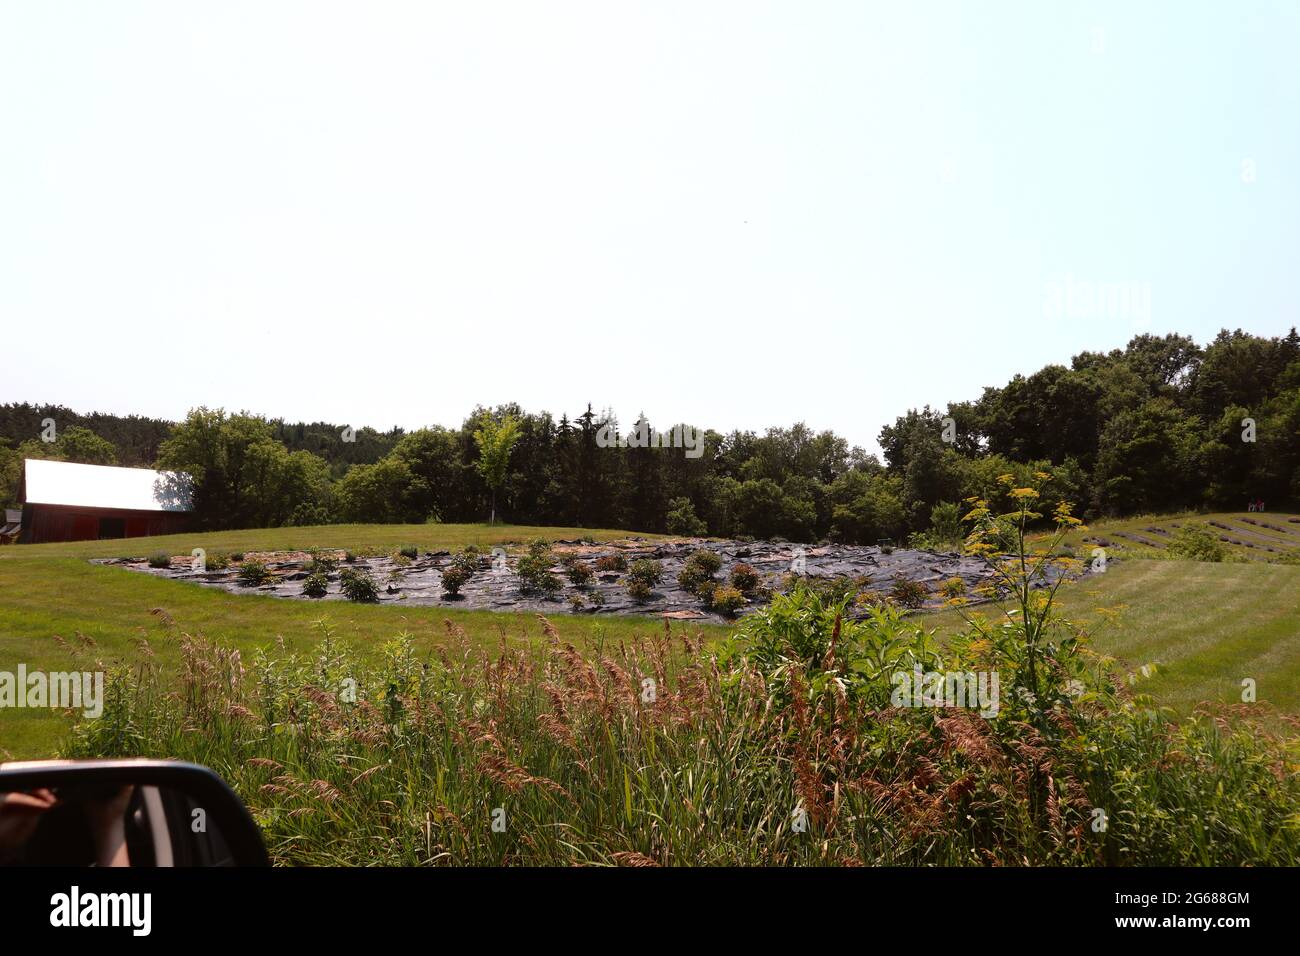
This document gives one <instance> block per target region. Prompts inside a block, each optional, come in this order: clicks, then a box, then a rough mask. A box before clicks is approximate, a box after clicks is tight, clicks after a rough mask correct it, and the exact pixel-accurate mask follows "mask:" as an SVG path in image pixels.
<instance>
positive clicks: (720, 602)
mask: <svg viewBox="0 0 1300 956" xmlns="http://www.w3.org/2000/svg"><path fill="white" fill-rule="evenodd" d="M709 606H710V607H712V608H713V610H715V611H717V612H718V613H719V614H723V615H725V616H727V617H734V616H735V614H736V612H737V611H738V610H740V609H741V608H742V607H744V606H745V595H743V594H741V593H740V590H739V589H738V588H733V587H729V586H725V585H724V586H722V587H718V588H715V589H714V591H713V594H712V595H711V598H710V601H709Z"/></svg>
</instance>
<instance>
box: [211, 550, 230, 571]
mask: <svg viewBox="0 0 1300 956" xmlns="http://www.w3.org/2000/svg"><path fill="white" fill-rule="evenodd" d="M206 563H207V567H208V570H209V571H224V570H226V568H228V567H230V555H228V554H226V552H224V551H213V552H212V553H211V554H209V555H208V556H207V559H206Z"/></svg>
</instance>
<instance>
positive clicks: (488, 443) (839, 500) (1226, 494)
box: [0, 329, 1300, 543]
mask: <svg viewBox="0 0 1300 956" xmlns="http://www.w3.org/2000/svg"><path fill="white" fill-rule="evenodd" d="M46 419H53V420H54V422H55V423H56V425H57V437H56V438H55V439H54V440H52V441H50V440H43V438H42V429H43V422H44V421H45V420H46ZM637 424H640V423H639V422H638V423H637ZM503 425H505V426H506V427H505V428H503V427H502V426H503ZM611 426H612V427H614V428H615V429H618V427H619V426H618V423H617V422H616V421H614V420H613V419H612V418H611V416H609V415H607V414H598V413H596V412H593V411H592V408H591V407H590V406H588V407H587V409H586V410H585V411H584V412H583V413H582V414H580V415H578V416H577V417H575V418H569V417H568V416H567V415H562V416H561V417H560V418H559V419H558V420H557V419H555V418H554V417H553V416H552V415H550V414H549V413H546V412H540V413H532V412H527V411H525V410H524V409H522V408H519V407H518V406H513V405H511V406H503V407H500V408H495V409H485V408H477V409H475V410H474V411H473V412H472V413H471V414H470V415H469V416H468V417H467V418H466V420H465V421H464V423H463V424H462V425H461V426H460V427H459V428H456V429H449V428H443V427H439V426H433V427H429V428H424V429H420V430H417V431H412V432H404V431H402V430H400V429H393V430H391V431H388V432H382V433H381V432H377V431H375V430H373V429H368V428H365V429H358V430H356V431H355V432H352V431H351V430H350V429H345V428H344V426H340V425H333V424H329V423H325V422H315V423H312V424H305V423H298V424H286V423H285V422H283V421H279V420H268V419H265V418H262V417H259V416H256V415H251V414H247V413H240V414H228V413H226V412H224V411H222V410H215V411H214V410H209V409H206V408H200V409H195V410H193V411H191V412H190V414H189V416H188V417H187V418H186V420H185V421H183V422H180V423H177V424H172V423H169V422H163V421H158V420H155V419H148V418H140V417H138V416H130V417H120V416H115V415H106V414H101V413H94V414H90V415H78V414H76V413H74V412H72V411H70V410H69V409H65V408H62V407H58V406H33V405H27V404H12V405H4V406H0V482H2V484H0V489H2V490H0V496H3V497H5V498H6V503H8V504H11V505H12V503H14V502H15V501H16V500H17V495H18V477H19V474H20V463H21V460H22V458H24V457H42V458H63V459H66V460H70V461H86V462H91V463H102V464H113V463H117V464H123V465H146V464H150V465H156V466H157V467H160V468H167V469H174V470H180V471H185V472H187V473H189V474H190V475H192V476H194V478H195V481H196V488H195V494H196V498H195V500H196V509H197V511H198V517H199V520H200V521H201V523H202V524H203V525H204V526H205V527H210V528H230V527H254V526H275V525H282V524H320V523H329V522H337V521H357V522H424V521H430V520H432V521H482V520H485V519H486V517H487V515H488V512H489V507H490V502H491V501H492V498H493V491H494V490H495V491H496V496H495V503H496V509H497V513H498V515H499V516H500V517H501V518H504V519H505V520H507V521H511V522H514V523H521V524H522V523H528V524H542V525H572V526H579V527H617V528H627V529H635V530H642V531H670V532H676V533H696V534H700V533H706V532H707V533H710V534H716V535H752V536H755V537H773V536H781V537H785V538H788V539H790V540H799V541H812V540H820V539H823V538H830V539H834V540H841V541H846V542H871V543H874V542H876V541H878V540H881V539H885V538H889V539H902V538H904V537H906V536H907V535H909V534H921V535H924V534H926V533H928V532H930V530H931V529H932V528H934V527H935V526H936V525H939V526H940V527H939V530H940V531H941V532H943V535H942V536H947V535H948V534H949V533H950V532H951V522H952V516H953V514H954V513H955V512H956V510H957V509H956V507H955V505H956V504H957V503H959V502H961V501H962V500H964V499H966V498H968V497H971V496H980V497H983V498H986V499H989V500H992V501H994V502H995V503H996V501H997V499H998V497H999V495H1001V494H1002V491H1001V489H1002V487H1003V486H1002V485H1001V484H1000V483H999V482H998V481H997V480H996V479H997V476H999V475H1002V474H1007V473H1011V474H1023V475H1028V474H1029V473H1031V472H1035V471H1050V472H1051V474H1052V475H1053V476H1054V477H1053V480H1052V487H1051V488H1050V489H1049V492H1050V493H1051V494H1053V496H1054V497H1060V498H1064V499H1067V500H1070V501H1073V502H1075V503H1076V505H1077V508H1078V510H1079V511H1080V512H1082V513H1084V514H1085V515H1087V516H1097V515H1120V514H1132V513H1141V512H1160V511H1171V510H1181V509H1194V508H1201V507H1221V508H1231V509H1240V508H1244V507H1245V504H1246V501H1247V499H1250V500H1254V499H1257V498H1258V499H1264V500H1265V501H1266V503H1268V504H1269V505H1270V506H1271V507H1274V508H1281V507H1284V506H1286V505H1288V504H1294V502H1295V501H1296V500H1297V499H1300V336H1297V334H1296V331H1295V329H1292V330H1291V331H1290V333H1289V334H1288V335H1286V336H1284V337H1281V338H1264V337H1259V336H1255V335H1250V334H1248V333H1245V332H1242V331H1240V330H1237V331H1234V332H1229V331H1227V330H1224V331H1222V332H1220V333H1219V335H1218V336H1217V337H1216V338H1215V339H1214V341H1213V342H1211V343H1209V344H1208V345H1205V346H1198V345H1197V344H1196V343H1195V342H1194V341H1193V340H1192V339H1191V338H1189V337H1186V336H1180V335H1166V336H1153V335H1140V336H1137V337H1136V338H1134V339H1133V340H1132V341H1130V342H1129V343H1128V345H1127V346H1126V347H1125V348H1124V349H1116V350H1114V351H1111V352H1109V353H1099V352H1084V353H1082V354H1080V355H1076V356H1075V357H1074V358H1073V360H1072V361H1071V363H1070V365H1069V366H1064V365H1049V366H1047V367H1045V368H1043V369H1041V370H1039V371H1037V372H1035V373H1033V374H1032V375H1029V376H1022V375H1017V376H1016V377H1015V378H1013V379H1012V380H1011V381H1010V382H1007V383H1006V384H1005V385H1002V386H1001V387H988V388H986V389H985V390H984V393H983V394H982V395H981V396H980V397H979V398H977V399H974V400H969V401H963V402H958V403H954V404H950V405H948V406H947V407H946V408H944V409H942V410H936V409H931V408H930V407H928V406H927V407H926V408H924V409H920V410H911V411H909V412H908V413H907V414H906V415H904V416H902V417H900V418H898V419H897V420H896V421H895V422H894V423H893V424H892V425H887V426H885V427H884V428H883V429H882V430H881V432H880V437H879V442H880V446H881V448H882V450H883V453H884V459H885V460H884V461H883V462H882V461H880V460H878V459H877V458H876V457H875V456H874V455H867V454H865V453H864V452H863V451H862V450H861V449H860V448H856V447H850V446H849V445H848V443H847V442H846V441H845V440H844V439H843V438H841V437H839V436H837V435H836V434H834V433H833V432H829V431H823V432H814V431H813V430H811V429H809V428H807V427H806V426H804V425H803V424H795V425H793V426H791V427H788V428H783V427H774V428H770V429H768V430H767V431H766V432H765V433H764V434H762V435H759V434H756V433H754V432H740V431H731V432H728V433H722V432H718V431H713V430H708V429H703V430H701V431H700V433H701V434H702V435H703V440H704V453H703V454H702V455H699V456H697V457H692V456H688V455H686V454H684V453H683V450H682V449H681V448H653V447H606V446H607V445H608V443H607V442H604V441H602V440H601V435H602V429H608V428H609V427H611ZM634 427H635V426H634ZM655 427H656V428H658V429H659V430H660V431H668V430H669V429H670V428H671V427H672V426H671V425H656V426H655ZM628 430H629V429H628V428H626V427H624V428H623V429H621V431H622V432H623V434H626V433H627V432H628ZM505 432H508V435H505V436H504V446H501V445H500V441H501V440H502V439H503V433H505ZM493 436H495V438H494V437H493ZM47 437H48V436H47ZM493 441H498V447H497V449H496V451H497V452H498V453H499V452H501V451H502V450H503V448H504V457H500V461H499V462H498V463H497V464H498V466H499V467H498V468H497V470H496V471H494V470H493V469H492V467H490V463H489V462H488V461H487V459H486V458H485V455H488V454H492V452H491V451H488V449H490V448H491V447H492V442H493Z"/></svg>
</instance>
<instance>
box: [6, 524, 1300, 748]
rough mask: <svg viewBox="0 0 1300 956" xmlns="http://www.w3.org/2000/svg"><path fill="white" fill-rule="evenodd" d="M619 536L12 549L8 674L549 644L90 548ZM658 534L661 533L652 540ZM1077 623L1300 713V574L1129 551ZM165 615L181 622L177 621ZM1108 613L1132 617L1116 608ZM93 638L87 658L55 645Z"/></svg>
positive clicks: (306, 539)
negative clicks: (187, 640)
mask: <svg viewBox="0 0 1300 956" xmlns="http://www.w3.org/2000/svg"><path fill="white" fill-rule="evenodd" d="M628 536H629V534H628V533H627V532H620V531H594V530H591V529H578V528H528V527H510V526H498V527H495V528H489V527H487V526H485V525H355V526H349V525H332V526H324V527H320V528H277V529H268V530H258V531H238V532H220V533H216V534H202V535H176V536H170V537H167V538H151V539H138V540H135V541H129V542H124V541H106V542H78V543H70V544H58V545H35V546H15V547H6V548H4V549H2V550H0V670H7V671H14V670H16V669H17V665H18V664H19V663H24V664H26V665H27V667H28V669H29V670H36V669H40V670H88V669H96V662H97V661H102V662H103V663H104V664H106V665H109V666H112V665H113V663H114V662H117V661H122V660H127V661H134V660H138V659H139V658H138V653H139V652H138V650H137V642H138V640H139V639H140V638H142V637H143V638H145V639H147V640H148V641H149V644H150V646H151V647H152V648H153V650H154V651H155V653H156V654H157V657H158V660H159V661H160V662H161V663H162V664H163V665H164V666H169V665H173V664H175V662H176V660H177V658H178V651H177V646H176V644H177V639H176V634H177V633H180V632H185V633H190V634H201V635H203V636H204V637H206V638H208V639H209V640H212V641H216V642H218V643H222V644H228V645H233V646H236V647H239V648H240V649H241V651H242V652H243V653H244V656H245V659H246V660H247V659H249V658H250V657H251V655H252V653H253V652H254V651H255V650H256V649H258V648H262V647H269V646H272V645H273V644H274V643H275V642H276V641H277V640H279V639H283V641H284V642H285V644H286V645H287V646H289V647H290V648H293V649H297V650H306V649H308V648H310V647H312V646H313V645H314V644H315V643H316V642H317V641H318V640H319V639H320V632H319V629H318V627H317V625H316V622H317V621H319V620H321V619H325V620H328V621H329V623H330V624H331V626H332V627H333V629H334V633H335V634H336V635H337V636H338V637H340V638H344V639H349V640H352V641H354V642H356V643H357V644H360V645H362V646H366V645H369V646H373V647H376V648H377V647H378V646H379V645H380V644H381V643H382V642H383V641H385V640H387V639H389V638H391V637H393V636H395V635H397V634H399V633H401V632H407V633H409V634H411V635H412V636H413V637H414V638H415V639H416V640H417V643H418V645H419V646H420V647H421V648H432V647H434V646H435V645H436V644H438V643H440V642H443V641H445V640H446V639H447V634H446V629H445V626H444V623H443V622H444V621H452V622H453V623H455V624H457V625H459V626H460V627H462V628H463V629H464V630H465V632H466V633H467V635H468V636H469V637H470V639H471V640H473V641H475V642H477V643H480V644H482V645H484V646H487V647H495V646H499V644H500V643H501V641H502V640H503V639H504V640H506V641H512V642H513V641H534V640H539V639H541V637H542V632H541V626H540V623H539V622H538V620H537V617H536V615H534V614H531V613H517V614H516V613H496V612H491V611H460V610H455V609H452V608H444V607H402V606H397V605H382V606H371V605H354V604H346V603H343V602H334V601H332V602H330V603H329V604H328V605H322V604H317V603H314V602H309V601H291V600H284V599H281V598H273V597H265V596H258V595H242V594H227V593H225V592H223V591H220V590H217V589H214V588H205V587H202V586H200V585H197V584H190V583H185V582H180V581H169V580H165V579H161V578H156V577H153V576H150V575H144V574H139V573H135V572H131V571H127V570H124V569H122V568H115V567H104V566H101V565H93V564H90V563H89V562H88V561H87V560H86V559H87V558H89V557H111V556H120V555H127V554H147V553H152V552H154V551H158V550H165V551H169V552H171V553H173V554H188V553H189V551H190V550H191V549H192V548H195V547H203V548H205V549H206V550H207V551H208V552H209V553H211V552H213V551H253V550H270V549H281V548H285V549H287V548H311V547H339V548H351V549H353V550H357V551H361V550H373V551H377V552H384V551H391V550H395V549H397V548H399V547H401V546H402V545H407V544H414V545H416V546H418V547H421V548H427V549H432V550H440V549H446V550H453V549H455V548H459V547H461V546H463V545H465V544H468V543H474V544H478V545H480V546H491V545H494V544H507V545H508V544H512V543H522V542H526V541H528V540H530V539H532V538H535V537H545V538H549V539H552V540H559V539H574V538H580V537H588V538H594V539H596V540H611V539H618V538H626V537H628ZM646 537H651V536H646ZM1061 593H1062V596H1063V606H1064V608H1065V610H1066V613H1068V614H1069V615H1071V616H1072V617H1074V618H1076V619H1078V620H1081V621H1084V622H1088V623H1091V624H1092V625H1093V631H1094V636H1093V646H1094V647H1095V648H1096V649H1097V650H1099V651H1102V652H1103V653H1107V654H1111V655H1113V656H1115V657H1117V658H1119V659H1120V660H1121V661H1122V662H1124V664H1125V665H1126V666H1128V667H1130V668H1134V669H1135V668H1138V667H1140V666H1141V665H1143V664H1148V663H1155V664H1157V665H1158V671H1157V674H1156V676H1155V677H1154V678H1152V679H1150V680H1148V681H1144V683H1143V685H1142V686H1143V689H1144V690H1146V691H1147V692H1149V693H1151V694H1152V695H1154V696H1155V698H1156V699H1157V700H1158V701H1159V702H1160V703H1163V704H1167V705H1169V706H1171V707H1173V708H1175V709H1176V710H1177V711H1178V712H1180V713H1189V712H1190V711H1191V710H1192V708H1193V707H1195V705H1196V704H1198V703H1200V702H1202V701H1216V702H1221V703H1235V702H1238V701H1240V695H1241V681H1242V679H1243V678H1246V677H1250V678H1253V679H1254V680H1255V681H1256V683H1257V687H1258V696H1259V700H1260V701H1261V702H1262V703H1263V704H1264V707H1262V708H1261V710H1264V709H1266V708H1267V709H1274V710H1275V711H1280V712H1283V713H1289V714H1297V713H1300V567H1292V566H1282V565H1266V564H1262V563H1256V562H1252V563H1250V564H1197V563H1190V562H1182V561H1177V562H1175V561H1150V560H1119V561H1115V562H1113V563H1112V564H1111V565H1110V568H1109V570H1108V571H1107V572H1106V573H1105V574H1104V575H1097V576H1095V577H1091V578H1088V579H1085V580H1084V581H1082V582H1079V583H1077V584H1072V585H1068V586H1066V587H1065V588H1064V589H1063V590H1062V592H1061ZM154 609H162V610H164V611H165V612H166V613H167V615H169V616H170V617H171V618H172V619H174V621H175V622H176V627H175V628H174V629H172V630H169V629H168V628H166V627H165V626H164V625H163V622H162V618H161V616H160V615H158V614H155V613H153V611H154ZM1101 609H1111V610H1115V611H1117V612H1118V613H1116V614H1114V615H1111V614H1108V613H1106V612H1105V611H1104V610H1101ZM548 616H549V618H550V620H551V621H552V622H553V623H554V624H555V625H556V626H557V627H558V629H559V631H560V634H561V636H562V637H563V638H565V639H567V640H570V641H572V642H573V643H574V644H576V645H579V646H587V647H591V646H598V645H599V644H600V643H602V642H606V641H618V640H628V639H631V638H634V637H636V636H637V635H638V634H640V635H648V634H651V633H659V632H661V631H662V628H663V622H662V620H660V619H655V618H649V617H624V616H615V615H589V614H582V615H574V614H571V613H570V612H569V611H568V609H567V607H566V606H565V605H564V604H563V603H560V602H557V603H556V604H555V609H554V611H553V612H552V613H551V614H549V615H548ZM919 623H922V624H923V625H924V626H926V627H937V628H938V629H939V630H940V633H941V634H942V633H950V632H951V631H952V630H954V629H955V628H959V627H961V626H962V622H961V620H960V617H959V616H957V615H956V614H955V613H953V612H942V613H938V614H925V615H922V616H921V617H920V619H919ZM672 627H673V630H674V631H675V632H676V631H681V630H687V631H689V633H692V634H696V633H702V634H703V635H704V636H706V637H709V638H721V637H723V636H725V635H726V634H727V633H728V628H726V627H723V626H719V625H709V624H699V623H696V622H674V623H673V624H672ZM78 634H81V635H85V636H86V637H88V638H89V639H90V640H92V641H94V646H93V647H88V648H85V649H83V650H82V651H80V652H79V655H78V657H76V658H75V659H74V658H73V657H72V656H70V654H69V652H68V651H66V650H65V649H64V648H63V647H61V646H60V644H59V643H58V641H57V640H56V639H55V635H58V636H59V637H61V638H62V639H63V640H65V641H68V642H70V643H73V644H74V645H76V644H78V643H79V642H78V640H77V635H78ZM67 727H68V720H67V718H66V717H65V716H63V715H61V714H57V713H54V712H51V711H48V710H13V709H4V710H0V759H3V758H7V757H15V758H21V757H27V758H33V757H41V756H49V755H51V754H53V753H55V751H56V750H57V748H58V743H59V739H60V737H61V736H62V735H63V734H64V733H65V732H66V729H67Z"/></svg>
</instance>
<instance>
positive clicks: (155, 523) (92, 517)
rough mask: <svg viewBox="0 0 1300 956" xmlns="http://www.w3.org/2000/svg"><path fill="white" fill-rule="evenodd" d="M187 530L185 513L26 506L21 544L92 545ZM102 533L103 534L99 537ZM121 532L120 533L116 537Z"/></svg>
mask: <svg viewBox="0 0 1300 956" xmlns="http://www.w3.org/2000/svg"><path fill="white" fill-rule="evenodd" d="M189 526H190V516H189V514H188V513H187V512H174V511H123V510H115V509H112V508H80V507H75V506H69V505H40V504H29V505H27V506H26V507H25V508H24V509H23V534H22V538H21V541H22V543H24V544H41V543H43V542H50V541H95V540H98V539H99V538H101V537H104V538H143V537H146V536H150V535H157V534H179V533H181V532H182V531H186V530H188V529H189ZM101 531H104V532H106V533H104V534H102V535H101ZM118 532H120V533H118Z"/></svg>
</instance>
